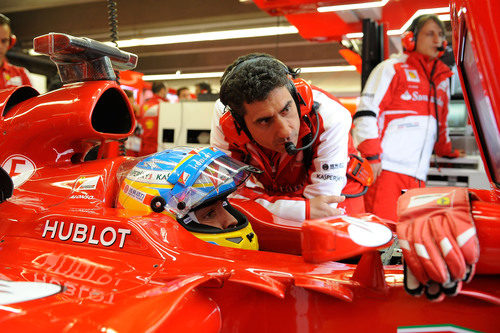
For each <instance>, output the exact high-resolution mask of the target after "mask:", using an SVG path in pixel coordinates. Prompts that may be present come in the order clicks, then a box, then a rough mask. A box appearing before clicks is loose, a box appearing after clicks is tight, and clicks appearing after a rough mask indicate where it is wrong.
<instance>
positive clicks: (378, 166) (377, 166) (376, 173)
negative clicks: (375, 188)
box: [370, 162, 382, 182]
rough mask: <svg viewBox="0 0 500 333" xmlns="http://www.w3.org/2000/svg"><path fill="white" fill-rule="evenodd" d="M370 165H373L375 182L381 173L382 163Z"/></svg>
mask: <svg viewBox="0 0 500 333" xmlns="http://www.w3.org/2000/svg"><path fill="white" fill-rule="evenodd" d="M370 166H371V167H372V171H373V182H375V180H377V177H378V176H379V175H380V173H381V172H382V163H380V162H379V163H370Z"/></svg>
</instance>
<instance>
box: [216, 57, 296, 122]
mask: <svg viewBox="0 0 500 333" xmlns="http://www.w3.org/2000/svg"><path fill="white" fill-rule="evenodd" d="M289 75H292V73H291V72H290V70H289V68H288V67H287V66H286V65H285V64H283V63H282V62H281V61H279V60H278V59H276V58H274V57H273V56H271V55H269V54H266V53H250V54H247V55H244V56H241V57H239V58H238V59H236V60H235V61H234V62H233V63H232V64H231V65H229V66H228V67H227V68H226V70H225V71H224V74H223V75H222V78H221V87H220V93H219V95H220V100H221V102H222V103H223V104H224V105H226V106H229V107H230V108H231V111H232V113H233V114H237V115H238V116H239V117H241V118H242V117H243V116H244V115H245V112H246V111H245V108H244V107H243V104H244V103H248V104H250V103H253V102H258V101H263V100H265V99H266V98H267V97H268V95H269V93H270V92H271V91H272V90H274V89H275V88H279V87H283V86H286V87H287V88H288V90H289V91H290V94H292V96H294V94H295V87H294V86H293V83H292V81H291V80H290V78H289Z"/></svg>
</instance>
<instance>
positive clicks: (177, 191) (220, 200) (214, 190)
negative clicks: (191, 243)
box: [117, 147, 259, 250]
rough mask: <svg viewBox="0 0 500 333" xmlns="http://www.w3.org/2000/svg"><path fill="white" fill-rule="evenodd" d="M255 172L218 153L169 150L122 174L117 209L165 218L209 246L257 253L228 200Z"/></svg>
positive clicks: (253, 240) (249, 228)
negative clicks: (209, 244)
mask: <svg viewBox="0 0 500 333" xmlns="http://www.w3.org/2000/svg"><path fill="white" fill-rule="evenodd" d="M256 171H257V170H256V169H255V168H253V167H251V166H249V165H245V164H242V163H240V162H238V161H236V160H234V159H232V158H230V157H229V156H227V155H226V154H225V153H224V152H223V151H221V150H218V149H216V148H212V147H208V148H202V149H195V148H188V147H178V148H173V149H168V150H165V151H162V152H159V153H155V154H152V155H149V156H147V157H146V158H143V159H140V161H139V162H138V163H137V164H136V165H135V166H134V167H132V168H130V167H129V168H128V169H125V170H121V171H119V177H123V180H122V181H121V185H120V192H119V194H118V199H117V207H118V208H125V209H130V210H136V211H143V212H146V213H150V212H157V213H163V214H166V215H168V216H170V217H171V218H172V219H174V220H177V221H178V223H180V224H181V225H182V226H183V227H184V228H186V229H187V230H188V231H190V232H191V233H192V234H193V235H195V236H196V237H198V238H200V239H202V240H204V241H207V242H209V243H213V244H218V245H222V246H228V247H234V248H242V249H250V250H258V248H259V246H258V241H257V236H256V235H255V233H254V232H253V230H252V226H251V225H250V223H249V222H248V219H247V217H246V216H245V215H244V214H242V213H241V212H240V211H238V210H237V209H236V208H234V207H233V206H231V204H230V203H229V201H228V200H227V196H228V194H230V193H232V192H233V191H235V190H236V188H237V187H238V186H239V185H241V184H242V183H243V182H244V181H245V180H246V179H247V178H248V176H249V175H250V173H252V172H256Z"/></svg>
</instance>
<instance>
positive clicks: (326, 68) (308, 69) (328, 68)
mask: <svg viewBox="0 0 500 333" xmlns="http://www.w3.org/2000/svg"><path fill="white" fill-rule="evenodd" d="M355 70H356V66H348V65H346V66H323V67H303V68H301V69H300V73H332V72H350V71H355Z"/></svg>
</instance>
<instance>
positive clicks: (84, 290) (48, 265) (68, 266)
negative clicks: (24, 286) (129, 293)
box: [32, 253, 121, 304]
mask: <svg viewBox="0 0 500 333" xmlns="http://www.w3.org/2000/svg"><path fill="white" fill-rule="evenodd" d="M34 262H35V264H36V265H37V267H39V268H40V269H41V270H42V271H44V272H48V274H47V273H34V274H33V278H32V280H34V281H38V282H45V283H52V284H56V285H61V286H62V285H64V290H63V292H62V293H63V294H64V295H66V296H69V297H77V298H87V299H88V300H91V301H93V302H98V303H105V304H112V303H113V299H114V294H115V293H114V292H104V291H103V290H102V289H100V288H99V287H100V286H110V285H113V286H115V288H116V287H118V286H120V284H121V280H120V279H114V278H113V276H112V275H111V274H109V273H108V271H107V266H105V265H101V264H98V263H95V262H93V261H92V260H81V259H80V258H77V257H74V256H69V255H57V254H52V253H47V254H43V255H40V256H38V257H37V258H36V259H35V260H34ZM55 276H64V281H61V280H58V279H57V278H55ZM70 280H72V281H70ZM96 285H97V288H96Z"/></svg>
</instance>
